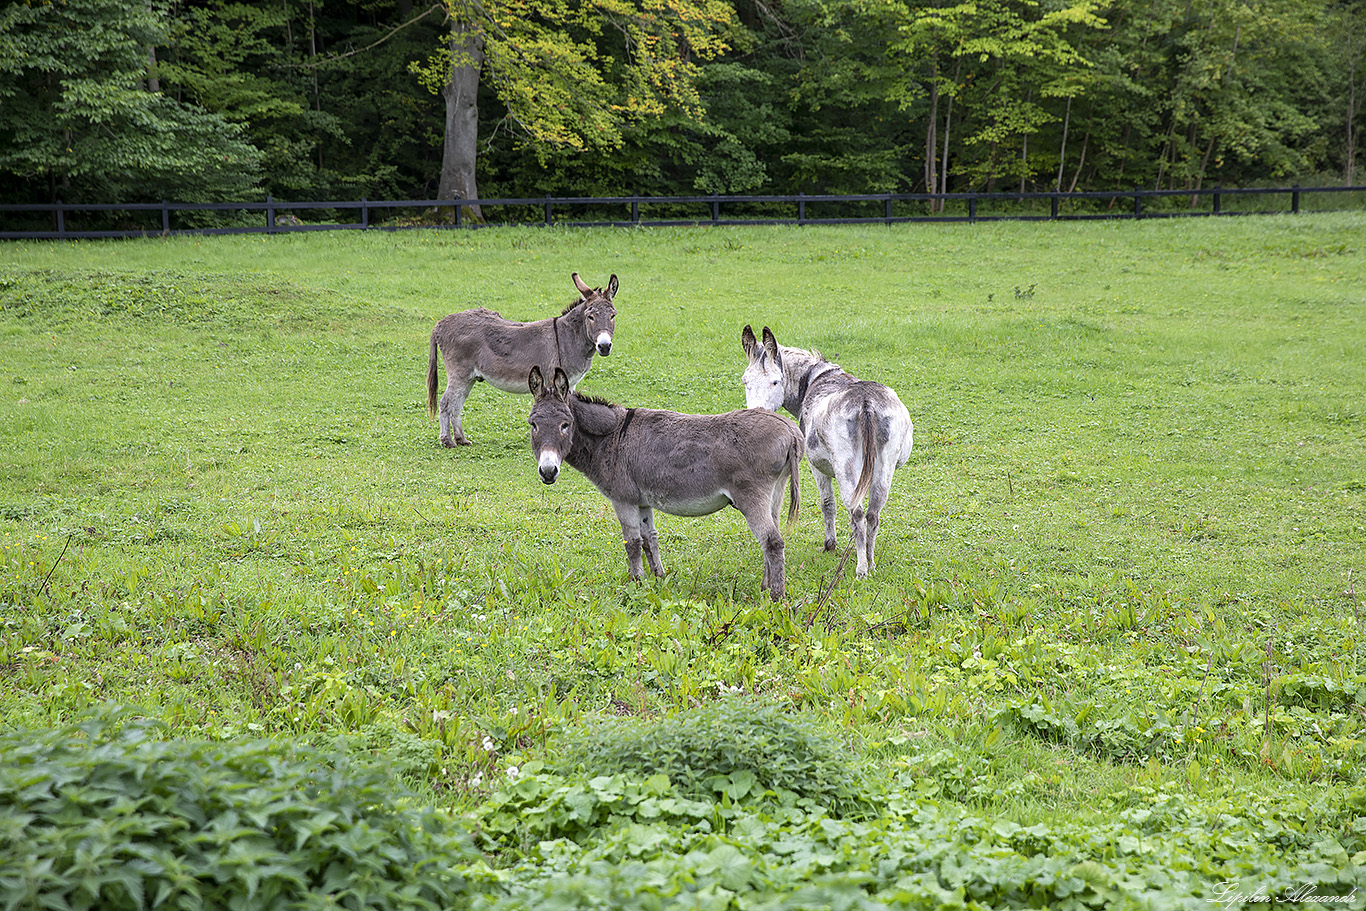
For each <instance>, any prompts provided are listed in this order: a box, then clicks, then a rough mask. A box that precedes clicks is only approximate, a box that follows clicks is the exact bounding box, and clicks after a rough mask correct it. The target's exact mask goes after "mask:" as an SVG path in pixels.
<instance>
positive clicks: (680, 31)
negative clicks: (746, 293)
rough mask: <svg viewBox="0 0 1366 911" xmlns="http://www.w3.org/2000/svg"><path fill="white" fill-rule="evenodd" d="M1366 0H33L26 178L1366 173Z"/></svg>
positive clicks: (138, 186) (26, 9)
mask: <svg viewBox="0 0 1366 911" xmlns="http://www.w3.org/2000/svg"><path fill="white" fill-rule="evenodd" d="M1364 48H1366V2H1363V0H439V2H435V3H433V4H431V5H430V6H428V5H425V4H424V3H423V0H270V2H262V3H245V2H232V0H169V2H168V0H151V2H150V3H149V2H148V0H80V2H76V0H19V2H11V3H9V4H7V5H6V6H4V8H3V9H0V202H4V203H45V202H52V201H56V200H62V201H64V202H69V203H81V202H86V203H108V202H119V203H126V202H138V201H148V202H151V201H156V200H163V199H170V200H177V201H182V202H216V201H252V200H260V199H263V198H265V196H266V195H267V194H270V195H271V196H273V198H275V199H278V200H286V201H288V200H328V199H331V200H343V199H360V198H369V199H426V198H433V197H435V198H439V199H450V198H464V199H480V198H483V199H490V198H495V197H498V196H509V197H511V196H519V195H532V194H535V195H559V196H599V195H627V194H630V195H650V196H656V195H657V196H669V195H686V194H703V193H705V194H713V193H719V194H789V193H886V192H898V193H901V192H936V193H953V192H965V191H986V192H1001V191H1009V192H1014V191H1016V190H1019V191H1021V192H1025V191H1030V192H1032V191H1040V190H1043V191H1096V190H1109V189H1119V188H1135V187H1143V188H1152V189H1182V190H1184V189H1198V188H1201V187H1209V186H1226V187H1253V186H1268V185H1284V184H1287V183H1290V182H1291V181H1294V182H1298V183H1301V184H1304V185H1306V186H1313V185H1330V184H1344V183H1345V184H1348V185H1353V184H1355V183H1356V181H1357V180H1358V177H1357V175H1358V166H1357V149H1358V146H1359V144H1360V140H1361V111H1360V109H1361V105H1362V100H1363V97H1366V79H1364V78H1363V74H1362V69H1363V66H1362V55H1363V49H1364Z"/></svg>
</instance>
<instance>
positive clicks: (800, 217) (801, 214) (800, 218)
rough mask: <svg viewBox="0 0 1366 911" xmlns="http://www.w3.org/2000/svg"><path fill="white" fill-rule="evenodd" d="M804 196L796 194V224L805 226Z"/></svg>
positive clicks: (803, 194)
mask: <svg viewBox="0 0 1366 911" xmlns="http://www.w3.org/2000/svg"><path fill="white" fill-rule="evenodd" d="M805 197H806V194H805V193H798V194H797V224H799V225H804V224H806V198H805Z"/></svg>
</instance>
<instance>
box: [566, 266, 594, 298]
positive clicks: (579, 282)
mask: <svg viewBox="0 0 1366 911" xmlns="http://www.w3.org/2000/svg"><path fill="white" fill-rule="evenodd" d="M569 277H570V278H572V279H573V280H574V287H575V288H578V289H579V293H580V294H582V295H583V296H584V297H587V296H588V295H590V294H592V293H593V289H592V288H590V287H588V285H586V284H584V281H583V279H581V278H579V273H577V272H571V273H569Z"/></svg>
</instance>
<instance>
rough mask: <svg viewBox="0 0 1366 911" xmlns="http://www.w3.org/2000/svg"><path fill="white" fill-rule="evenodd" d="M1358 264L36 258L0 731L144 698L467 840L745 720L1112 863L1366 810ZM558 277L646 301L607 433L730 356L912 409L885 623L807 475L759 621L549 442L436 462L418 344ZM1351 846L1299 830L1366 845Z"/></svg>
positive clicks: (481, 236)
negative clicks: (775, 591) (1110, 831)
mask: <svg viewBox="0 0 1366 911" xmlns="http://www.w3.org/2000/svg"><path fill="white" fill-rule="evenodd" d="M1363 237H1366V219H1363V217H1362V216H1360V215H1357V214H1322V215H1305V216H1299V217H1290V216H1285V217H1279V216H1278V217H1265V218H1241V219H1224V220H1194V219H1192V220H1179V221H1166V220H1163V221H1154V222H1125V223H1113V224H1112V223H1087V224H1076V223H1056V224H1014V223H991V224H977V225H952V226H900V227H893V228H886V227H847V228H834V227H822V228H812V227H807V228H801V229H798V228H740V229H661V230H639V231H630V230H561V229H489V230H482V231H474V232H439V231H431V232H420V233H403V234H380V233H374V234H365V235H359V234H333V235H321V234H298V235H289V236H280V237H224V238H212V239H210V238H189V237H178V238H170V239H164V240H162V239H157V240H141V241H120V242H77V243H62V244H57V243H23V244H10V245H7V246H4V247H2V248H0V351H2V352H3V354H4V357H3V359H0V428H3V433H2V434H0V634H3V636H2V638H0V725H3V726H4V727H5V728H16V729H17V728H22V727H26V726H36V727H48V726H57V725H60V724H63V723H65V722H67V721H69V720H71V719H72V718H75V717H78V716H79V715H80V714H81V713H83V712H85V711H87V710H88V709H90V708H91V707H92V706H95V705H98V704H101V703H106V702H118V703H132V704H137V705H140V706H142V707H143V708H144V709H145V710H146V711H147V712H148V713H150V714H153V715H155V716H156V717H158V718H160V719H162V720H163V721H165V722H166V723H167V724H168V725H169V728H170V730H171V731H173V732H176V733H178V734H181V735H183V736H187V737H208V738H235V737H241V736H251V737H256V736H264V737H270V738H278V739H281V740H292V739H300V738H302V739H304V740H310V741H315V742H319V743H330V742H333V741H337V740H338V739H340V740H341V741H342V742H344V743H345V744H346V745H347V748H348V749H352V750H356V751H363V752H370V753H372V754H373V755H375V756H376V757H379V758H381V759H383V760H384V761H387V762H389V763H391V764H393V766H394V768H395V769H396V770H397V771H398V773H400V774H401V775H403V776H404V777H405V778H407V779H408V780H409V782H410V783H411V784H413V785H414V786H415V787H416V788H417V789H418V791H419V793H421V794H422V795H424V796H425V798H426V799H428V800H430V801H432V802H433V803H434V804H437V805H440V806H445V807H450V808H452V809H454V810H457V811H461V812H464V811H469V810H471V809H472V808H473V807H474V806H475V805H476V804H477V802H478V801H479V800H481V799H482V798H483V797H484V796H485V795H486V794H487V793H488V792H489V787H490V782H493V781H499V780H502V777H501V776H502V775H503V770H504V769H506V767H507V766H508V765H509V764H525V763H527V762H538V761H546V762H550V761H551V760H553V758H554V757H555V756H557V755H559V754H558V748H557V744H559V743H560V742H561V741H562V738H563V737H564V736H565V735H570V736H573V735H576V734H578V733H579V732H581V731H583V730H585V729H587V728H590V727H591V726H592V725H594V724H595V723H597V722H598V721H600V720H601V719H603V718H606V717H610V716H614V715H635V716H640V717H644V718H657V717H660V716H663V715H667V714H670V713H673V712H675V711H677V710H679V709H683V708H686V707H690V706H696V705H701V704H706V703H710V702H713V701H716V700H717V699H718V698H720V697H722V696H724V695H726V694H729V693H733V692H736V691H742V692H745V693H749V694H755V695H757V696H759V697H761V698H762V699H767V700H777V701H778V702H780V703H782V704H784V705H790V706H792V707H794V708H796V709H800V710H803V711H804V712H805V713H806V714H807V715H809V716H811V717H812V718H814V719H816V720H817V721H818V722H819V723H821V724H825V725H828V726H829V727H830V728H831V729H832V730H835V731H837V732H839V734H840V736H841V737H842V738H843V740H844V742H845V743H846V744H847V746H848V749H850V750H851V751H853V753H854V755H856V756H857V757H860V758H859V759H858V760H857V761H858V762H859V763H860V764H861V765H864V766H866V768H868V769H869V770H870V771H872V772H873V773H875V774H874V777H875V778H876V777H879V776H880V777H881V778H882V779H884V780H886V781H893V780H897V776H906V777H907V780H910V781H914V782H915V784H914V786H913V787H914V789H915V793H917V794H919V795H921V796H923V797H925V798H926V799H933V800H935V801H938V802H940V803H941V804H942V805H943V806H945V807H954V806H957V805H960V804H961V805H962V806H963V807H966V808H967V809H968V810H970V811H971V812H975V813H982V814H987V815H988V816H990V817H991V818H999V819H1002V820H1010V821H1013V822H1015V823H1018V824H1020V825H1024V826H1029V825H1032V824H1034V823H1045V824H1051V825H1062V824H1064V823H1066V824H1068V825H1071V824H1078V825H1094V826H1096V827H1103V826H1105V825H1108V824H1110V823H1112V822H1113V821H1114V820H1115V819H1117V818H1119V817H1120V815H1121V812H1122V811H1123V810H1124V808H1125V807H1129V806H1131V805H1133V804H1134V802H1135V801H1140V802H1141V798H1138V797H1135V796H1134V795H1135V794H1142V793H1145V791H1144V789H1148V790H1149V791H1152V790H1153V789H1156V790H1157V791H1158V792H1161V793H1168V792H1170V793H1177V794H1181V795H1184V798H1183V799H1184V800H1187V801H1189V802H1190V806H1192V807H1196V808H1199V807H1206V806H1207V807H1211V808H1213V807H1220V806H1226V805H1232V804H1237V803H1239V801H1240V800H1241V799H1242V798H1243V797H1247V796H1250V795H1254V794H1255V795H1258V800H1259V801H1268V800H1269V801H1272V802H1273V803H1277V805H1281V804H1285V805H1289V804H1292V803H1294V802H1295V801H1305V802H1308V803H1309V804H1310V805H1313V806H1319V805H1323V806H1327V805H1328V804H1332V805H1333V806H1337V805H1338V804H1335V803H1333V802H1334V801H1344V800H1346V801H1348V802H1349V803H1350V801H1351V800H1353V799H1356V798H1353V797H1352V796H1351V795H1354V794H1360V789H1361V786H1362V782H1361V772H1360V770H1361V769H1362V768H1364V767H1366V764H1364V761H1366V742H1364V741H1363V736H1364V735H1366V666H1363V639H1362V627H1361V623H1362V621H1361V613H1362V611H1363V607H1366V601H1364V599H1363V595H1362V592H1363V591H1366V581H1363V575H1364V574H1366V243H1364V242H1363V240H1362V238H1363ZM571 271H578V272H580V273H581V274H582V275H583V276H584V277H585V279H587V280H588V281H589V282H590V283H591V284H595V285H601V284H604V283H605V282H606V280H607V277H608V274H609V273H616V274H617V275H619V276H620V279H621V292H620V294H619V295H618V298H617V301H616V303H617V306H618V310H619V314H618V330H617V339H616V344H615V345H614V348H613V354H612V356H611V357H609V358H605V359H603V358H599V359H597V360H596V361H595V363H594V366H593V368H592V372H591V373H590V374H589V375H588V377H587V378H586V379H585V380H584V382H583V383H582V384H581V387H580V388H581V389H582V390H584V391H589V392H592V393H594V394H597V395H601V396H604V397H607V398H609V399H613V400H616V401H620V402H622V403H624V404H629V405H640V406H649V407H667V408H674V409H678V410H684V411H695V412H716V411H722V410H726V409H730V408H735V407H741V406H742V405H743V393H742V391H741V388H740V385H739V382H738V377H739V373H740V371H741V368H742V367H743V362H744V357H743V354H742V353H741V350H740V343H739V335H740V329H741V327H742V326H743V325H744V324H745V323H752V324H753V325H754V326H755V327H756V329H757V328H759V327H760V326H762V325H768V326H771V327H772V328H773V330H774V331H775V333H776V334H777V336H778V338H779V340H780V341H781V342H783V343H784V344H793V345H799V346H802V347H815V348H818V349H820V350H821V351H822V352H823V353H824V354H826V355H827V356H829V357H831V358H832V359H833V360H835V361H837V362H839V363H840V364H841V365H843V366H844V367H846V368H847V369H848V370H850V371H851V372H853V373H855V374H857V375H859V376H861V377H864V378H867V379H875V380H879V381H882V382H886V383H888V384H889V385H891V386H893V387H894V388H895V389H896V390H897V391H898V393H899V394H900V396H901V398H902V400H903V401H904V402H906V404H907V406H908V407H909V409H910V411H911V416H912V419H913V420H914V422H915V425H916V447H915V450H914V452H913V454H912V457H911V460H910V462H909V464H908V465H907V466H906V467H905V468H904V469H902V470H901V471H899V472H898V473H897V476H896V480H895V483H894V486H893V489H892V497H891V501H890V503H889V505H888V507H887V509H886V510H885V511H884V513H883V521H882V532H881V535H880V537H879V540H878V558H879V565H878V569H877V571H876V572H875V574H874V575H873V576H872V577H871V578H870V579H868V580H866V581H864V582H856V581H855V580H854V579H853V578H852V576H853V573H852V569H851V568H849V567H845V570H844V574H843V576H842V577H841V578H839V579H836V578H835V575H834V574H835V572H836V569H837V566H838V562H839V561H838V554H833V555H832V554H826V553H823V552H822V550H821V541H822V534H821V531H820V525H819V505H818V500H817V496H816V490H815V485H814V483H813V482H812V480H811V478H810V476H809V474H806V473H804V477H803V483H802V493H803V507H804V510H803V518H802V520H801V522H800V524H799V525H798V527H797V529H796V530H795V532H794V533H793V534H791V535H789V536H788V546H787V585H788V594H789V599H788V601H787V602H786V603H784V604H782V605H778V606H773V605H770V604H769V603H768V600H767V596H766V595H762V594H761V593H760V591H759V580H760V573H761V558H760V552H759V548H758V545H757V544H756V543H755V542H754V540H753V538H752V537H751V536H750V535H749V533H748V531H747V530H746V528H745V525H744V523H743V520H742V519H741V518H740V517H739V515H738V514H729V513H721V514H718V515H715V516H711V517H707V518H701V519H685V518H676V517H669V516H664V517H662V518H661V519H660V542H661V547H662V550H663V558H664V562H665V566H666V567H667V568H668V569H669V570H670V573H669V575H668V576H667V577H666V578H665V579H663V580H647V581H646V582H644V583H640V584H637V583H631V582H630V581H629V580H628V579H627V578H626V568H625V557H624V553H623V549H622V546H621V541H620V529H619V527H618V526H617V524H616V522H615V519H614V518H613V516H612V512H611V509H610V508H609V506H608V505H607V503H606V501H605V500H604V499H603V498H602V497H601V496H600V495H599V494H598V493H597V492H596V491H595V490H594V489H593V488H592V487H591V485H589V484H588V483H587V482H586V481H585V480H584V479H583V478H582V477H580V476H578V475H577V474H575V473H573V472H569V473H568V474H567V475H564V476H562V478H561V480H560V482H559V483H557V484H556V485H554V486H553V487H546V486H544V485H542V484H541V483H540V481H539V479H538V478H537V476H536V472H535V464H534V461H533V459H532V458H531V455H530V452H529V449H528V445H527V434H526V430H525V417H526V413H527V410H528V408H529V404H530V402H529V399H527V398H523V397H515V396H509V395H504V394H501V393H497V392H496V391H494V390H491V389H489V388H488V387H486V386H480V387H478V388H476V390H475V392H474V394H473V395H472V397H471V399H470V401H469V403H468V405H467V408H466V413H465V427H466V430H467V432H469V433H470V435H471V436H472V437H473V438H474V439H475V440H476V445H475V446H474V447H472V448H462V449H459V450H445V449H442V448H441V447H440V446H438V445H437V442H436V436H437V428H436V425H435V422H433V421H430V420H429V419H428V417H427V414H426V408H425V389H424V379H425V368H426V354H427V335H428V332H429V331H430V328H431V325H432V324H433V323H434V322H435V320H436V319H437V318H439V317H440V316H443V315H445V314H446V313H449V312H453V311H456V310H460V309H465V308H468V307H474V306H487V307H492V308H495V309H497V310H499V311H501V312H502V313H503V314H504V315H505V316H508V317H511V318H517V319H536V318H540V317H543V316H545V315H548V314H552V313H557V312H558V311H559V308H560V307H562V306H563V305H564V304H565V303H567V302H568V301H569V300H570V299H571V298H572V296H573V288H572V285H571V283H570V281H569V274H570V272H571ZM838 531H839V538H840V542H841V545H842V546H843V545H844V544H847V542H848V531H847V525H846V519H845V517H844V516H843V514H841V517H840V520H839V525H838ZM827 591H829V592H830V594H829V597H828V598H827V597H825V594H826V592H827ZM552 764H553V763H552ZM1135 789H1137V790H1135ZM1324 801H1327V804H1325V803H1323V802H1324ZM1211 812H1214V811H1213V810H1211ZM1324 812H1325V814H1326V815H1325V816H1324V817H1323V819H1320V820H1319V821H1318V822H1314V821H1311V822H1308V823H1305V824H1304V825H1305V826H1306V827H1307V831H1309V832H1311V833H1317V834H1318V835H1324V836H1328V835H1333V836H1334V837H1337V838H1339V839H1343V840H1344V844H1346V843H1347V841H1349V840H1350V839H1348V838H1347V836H1346V835H1344V834H1343V832H1342V831H1339V830H1338V829H1334V828H1333V826H1339V825H1346V826H1347V829H1348V830H1350V829H1351V826H1352V825H1354V824H1355V825H1358V826H1361V827H1366V819H1363V818H1362V817H1360V816H1356V817H1354V816H1353V815H1352V814H1351V813H1348V814H1347V816H1346V817H1342V816H1341V815H1340V814H1339V815H1337V816H1335V815H1333V814H1332V813H1329V812H1328V811H1327V810H1325V811H1324ZM1334 812H1336V811H1334ZM1344 818H1345V819H1346V820H1347V822H1346V823H1345V824H1344V823H1341V822H1340V820H1341V819H1344ZM1353 818H1355V819H1356V820H1357V822H1356V823H1352V822H1351V820H1352V819H1353ZM1324 819H1332V820H1339V821H1338V822H1332V823H1329V822H1324V821H1323V820H1324ZM1316 826H1326V827H1327V828H1323V829H1319V828H1316ZM1096 831H1099V828H1097V830H1096ZM1354 837H1355V836H1354ZM1354 850H1360V847H1358V848H1356V849H1354ZM1349 853H1352V852H1350V851H1349Z"/></svg>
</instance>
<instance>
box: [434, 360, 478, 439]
mask: <svg viewBox="0 0 1366 911" xmlns="http://www.w3.org/2000/svg"><path fill="white" fill-rule="evenodd" d="M473 388H474V374H473V372H471V371H470V370H469V368H467V367H465V366H464V365H461V364H451V363H450V362H449V361H447V362H446V391H445V393H443V394H442V396H441V404H440V405H439V406H437V414H438V415H440V416H441V445H443V446H468V445H470V443H471V442H473V441H472V440H470V438H469V437H467V436H465V430H464V428H463V427H462V426H461V425H460V412H461V410H463V409H464V407H465V399H467V398H469V397H470V390H471V389H473ZM452 429H454V431H455V432H454V434H452V432H451V431H452Z"/></svg>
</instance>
